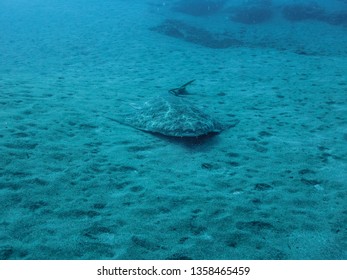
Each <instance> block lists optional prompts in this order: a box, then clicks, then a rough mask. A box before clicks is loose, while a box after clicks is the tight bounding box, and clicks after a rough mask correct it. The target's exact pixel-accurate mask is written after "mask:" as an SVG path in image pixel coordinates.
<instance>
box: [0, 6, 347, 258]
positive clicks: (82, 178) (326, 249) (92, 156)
mask: <svg viewBox="0 0 347 280" xmlns="http://www.w3.org/2000/svg"><path fill="white" fill-rule="evenodd" d="M15 2H16V1H15ZM17 2H18V3H17ZM17 2H16V3H17V4H16V5H15V4H13V3H11V2H10V1H4V3H3V4H1V6H2V8H3V9H2V16H1V20H0V27H1V30H6V31H5V32H4V33H2V34H1V43H0V60H1V64H0V154H1V157H0V213H1V215H0V259H347V250H346V248H347V228H346V225H347V210H346V201H347V196H346V195H347V193H346V192H347V191H346V187H347V164H346V158H347V148H346V147H347V145H346V142H347V126H346V117H347V107H346V101H347V94H346V93H347V81H346V77H347V56H344V55H336V56H334V55H332V54H330V53H329V55H326V52H324V50H326V48H328V51H329V52H331V51H332V50H331V49H332V48H334V47H336V46H338V44H339V42H340V41H339V40H338V38H339V37H338V35H339V34H340V32H347V31H346V30H342V29H339V27H335V26H334V27H325V28H326V29H327V31H329V32H330V33H329V34H330V35H329V36H330V37H329V40H332V39H331V38H334V33H332V32H333V30H337V29H338V31H336V34H337V35H336V44H335V45H336V46H335V45H330V47H329V46H328V45H323V46H321V47H320V49H321V50H322V55H319V54H318V55H300V54H297V53H295V52H291V51H285V50H280V49H279V48H273V47H269V48H264V47H262V48H254V47H252V48H247V47H236V48H227V49H209V48H206V47H203V46H199V45H195V44H191V43H187V42H184V41H180V40H177V39H175V38H171V37H166V36H164V35H162V34H158V33H155V32H152V31H150V30H149V29H148V28H150V27H151V26H153V25H155V24H157V23H158V22H159V21H160V20H161V19H162V18H163V17H164V16H166V15H161V14H158V11H157V13H154V12H153V10H151V8H149V6H148V5H147V3H143V2H142V1H139V2H135V3H134V4H131V5H129V4H127V3H125V2H124V1H116V2H115V3H112V4H111V5H107V4H100V5H99V6H98V9H95V6H93V5H83V3H82V1H75V2H74V5H69V4H68V2H65V1H60V2H59V3H55V4H52V3H46V4H42V3H41V1H32V2H31V4H30V5H29V4H25V5H27V6H25V7H22V5H24V4H23V3H21V2H20V1H17ZM53 2H54V1H53ZM92 2H93V1H92ZM141 2H142V3H141ZM127 5H129V6H127ZM306 24H307V25H308V26H310V30H312V29H314V26H313V27H312V25H313V24H314V23H306ZM3 27H5V29H3ZM329 28H330V29H331V30H330V29H329ZM319 30H321V29H320V28H319ZM344 34H346V33H344ZM274 36H275V35H274ZM312 36H314V34H313V35H312ZM317 36H318V35H317ZM274 41H276V40H274ZM191 79H196V81H195V83H194V84H192V85H191V86H190V87H189V92H190V93H191V95H189V96H187V97H184V98H189V100H190V101H191V102H193V103H195V104H196V106H198V107H200V108H202V109H203V110H204V111H205V112H208V113H209V114H210V115H212V116H215V117H216V118H218V119H219V120H220V121H222V122H224V123H230V122H235V121H237V122H238V124H237V125H236V126H235V127H233V128H231V129H228V130H225V131H223V132H222V133H221V134H219V135H217V136H215V137H211V138H208V139H205V140H204V141H193V142H187V141H177V140H173V139H166V138H162V137H157V136H155V135H151V134H148V133H144V132H142V131H138V130H135V129H133V128H131V127H127V126H124V125H121V124H119V123H116V122H113V121H111V120H110V119H108V118H107V117H113V116H115V115H117V114H118V113H122V112H124V110H125V109H124V108H126V106H127V105H128V104H131V103H137V102H142V101H145V100H146V99H147V98H149V97H152V96H155V95H157V94H160V93H163V92H165V91H167V90H168V89H170V88H174V87H177V86H179V85H181V84H183V83H185V82H187V81H189V80H191ZM122 110H123V111H122Z"/></svg>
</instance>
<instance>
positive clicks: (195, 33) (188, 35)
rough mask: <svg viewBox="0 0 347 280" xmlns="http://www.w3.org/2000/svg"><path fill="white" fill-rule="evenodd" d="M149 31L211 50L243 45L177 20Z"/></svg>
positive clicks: (237, 41) (232, 39) (224, 36)
mask: <svg viewBox="0 0 347 280" xmlns="http://www.w3.org/2000/svg"><path fill="white" fill-rule="evenodd" d="M150 30H152V31H155V32H158V33H160V34H164V35H167V36H170V37H174V38H177V39H181V40H183V41H186V42H189V43H193V44H197V45H201V46H204V47H207V48H212V49H224V48H229V47H239V46H241V45H242V44H243V43H242V42H241V41H239V40H237V39H234V38H232V37H230V36H228V35H224V34H216V33H211V32H209V31H207V30H205V29H203V28H198V27H194V26H192V25H189V24H186V23H184V22H182V21H179V20H165V21H164V22H163V23H162V24H160V25H158V26H156V27H153V28H150Z"/></svg>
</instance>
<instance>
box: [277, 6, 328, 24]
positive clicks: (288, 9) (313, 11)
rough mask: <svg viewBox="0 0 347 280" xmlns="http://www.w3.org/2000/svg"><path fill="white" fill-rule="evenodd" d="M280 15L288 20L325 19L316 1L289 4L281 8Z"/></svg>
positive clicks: (323, 12)
mask: <svg viewBox="0 0 347 280" xmlns="http://www.w3.org/2000/svg"><path fill="white" fill-rule="evenodd" d="M282 15H283V17H284V18H285V19H287V20H289V21H303V20H319V21H323V20H325V11H324V9H323V8H322V7H321V6H319V5H318V4H317V3H314V2H312V3H310V4H290V5H286V6H285V7H284V8H283V10H282Z"/></svg>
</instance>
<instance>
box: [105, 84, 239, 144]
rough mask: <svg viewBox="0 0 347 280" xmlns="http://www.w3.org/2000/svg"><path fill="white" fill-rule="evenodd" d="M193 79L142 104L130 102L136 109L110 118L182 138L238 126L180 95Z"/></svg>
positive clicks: (128, 124)
mask: <svg viewBox="0 0 347 280" xmlns="http://www.w3.org/2000/svg"><path fill="white" fill-rule="evenodd" d="M193 81H194V80H193ZM193 81H190V82H188V83H186V84H184V85H183V86H181V87H179V88H175V89H171V90H169V93H164V94H161V95H159V96H156V97H153V98H150V99H149V100H147V101H145V102H143V103H142V104H140V105H136V106H131V107H132V108H133V110H131V112H129V113H126V114H123V115H122V116H120V119H118V118H117V119H114V118H109V117H108V119H111V120H114V121H116V122H118V123H120V124H124V125H127V126H130V127H133V128H136V129H138V130H141V131H145V132H150V133H154V134H161V135H164V136H169V137H180V138H183V137H185V138H187V137H203V136H207V135H214V134H218V133H220V132H222V131H223V130H224V129H226V128H230V127H233V126H235V125H236V124H237V123H234V124H232V125H227V126H226V125H223V124H221V123H220V122H219V121H217V120H216V119H214V118H212V117H211V116H209V115H208V114H206V113H205V112H203V111H202V110H201V109H199V108H197V107H196V106H195V105H193V104H192V103H191V102H189V101H188V100H186V98H182V97H180V96H181V95H186V94H188V92H187V91H186V86H188V85H189V84H191V83H192V82H193Z"/></svg>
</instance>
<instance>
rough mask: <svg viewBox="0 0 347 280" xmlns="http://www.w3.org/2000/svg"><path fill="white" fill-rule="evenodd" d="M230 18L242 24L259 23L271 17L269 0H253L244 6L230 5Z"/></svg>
mask: <svg viewBox="0 0 347 280" xmlns="http://www.w3.org/2000/svg"><path fill="white" fill-rule="evenodd" d="M228 11H229V12H230V17H229V18H230V20H231V21H234V22H239V23H244V24H260V23H264V22H267V21H270V20H271V19H272V17H273V10H272V7H271V1H264V3H262V2H255V3H251V4H249V5H246V6H238V7H231V8H229V9H228Z"/></svg>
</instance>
